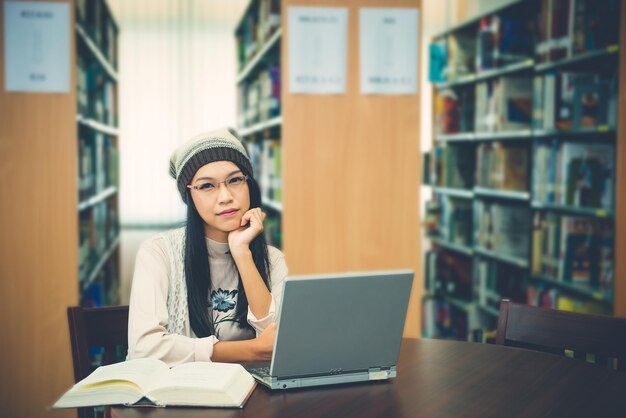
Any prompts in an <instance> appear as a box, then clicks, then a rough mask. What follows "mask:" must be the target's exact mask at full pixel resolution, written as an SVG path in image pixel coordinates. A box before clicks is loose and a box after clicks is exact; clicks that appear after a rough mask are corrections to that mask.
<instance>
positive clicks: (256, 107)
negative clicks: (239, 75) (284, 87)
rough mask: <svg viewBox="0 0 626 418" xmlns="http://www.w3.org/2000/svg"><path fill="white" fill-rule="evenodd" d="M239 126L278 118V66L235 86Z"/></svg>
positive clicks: (265, 69) (271, 67)
mask: <svg viewBox="0 0 626 418" xmlns="http://www.w3.org/2000/svg"><path fill="white" fill-rule="evenodd" d="M237 106H238V109H237V115H238V121H237V123H238V125H239V126H250V125H253V124H255V123H258V122H262V121H266V120H268V119H271V118H274V117H276V116H280V107H281V106H280V66H279V65H278V64H276V65H271V66H269V67H267V68H264V69H262V70H261V71H259V72H258V73H257V76H256V78H254V79H251V80H247V81H246V82H245V83H241V84H239V85H238V86H237Z"/></svg>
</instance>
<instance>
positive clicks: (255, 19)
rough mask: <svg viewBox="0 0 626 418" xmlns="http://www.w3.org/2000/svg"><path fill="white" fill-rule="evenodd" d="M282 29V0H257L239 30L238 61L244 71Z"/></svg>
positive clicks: (237, 34) (240, 68)
mask: <svg viewBox="0 0 626 418" xmlns="http://www.w3.org/2000/svg"><path fill="white" fill-rule="evenodd" d="M278 28H280V0H256V4H252V6H251V8H250V9H249V10H248V11H247V14H246V15H245V16H244V18H243V21H242V22H241V26H240V27H239V28H238V29H237V33H236V38H237V59H238V62H239V70H242V69H243V68H244V67H245V66H246V64H247V63H248V62H250V60H251V59H253V58H254V56H255V55H256V54H257V52H258V51H259V50H260V49H261V48H263V46H264V45H265V44H266V43H267V41H268V40H269V38H270V37H271V36H272V34H273V33H274V32H275V31H276V30H277V29H278Z"/></svg>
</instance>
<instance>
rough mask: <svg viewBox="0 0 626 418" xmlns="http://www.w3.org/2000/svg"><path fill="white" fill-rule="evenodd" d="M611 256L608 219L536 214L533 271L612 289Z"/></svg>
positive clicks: (550, 276) (611, 243)
mask: <svg viewBox="0 0 626 418" xmlns="http://www.w3.org/2000/svg"><path fill="white" fill-rule="evenodd" d="M613 256H614V244H613V227H612V225H611V223H610V222H608V221H606V220H601V219H595V218H592V217H587V216H571V215H560V214H557V213H554V212H536V213H535V217H534V220H533V257H532V258H533V260H532V263H531V269H532V270H531V271H532V273H533V274H536V275H539V276H546V277H549V278H552V279H553V280H558V281H563V282H568V283H579V284H584V285H589V286H592V287H594V288H598V289H601V290H611V288H612V286H613Z"/></svg>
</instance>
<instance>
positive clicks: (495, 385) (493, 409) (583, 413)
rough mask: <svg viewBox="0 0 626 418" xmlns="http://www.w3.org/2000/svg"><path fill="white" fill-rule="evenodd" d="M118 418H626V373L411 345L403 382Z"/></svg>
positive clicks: (442, 345) (130, 411) (544, 357)
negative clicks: (240, 406) (237, 405)
mask: <svg viewBox="0 0 626 418" xmlns="http://www.w3.org/2000/svg"><path fill="white" fill-rule="evenodd" d="M112 415H113V417H118V418H138V417H143V418H148V417H149V418H157V417H159V418H160V417H176V418H191V417H256V418H264V417H311V418H312V417H386V418H387V417H517V416H527V417H544V416H545V417H568V418H569V417H606V416H615V417H625V416H626V373H620V372H616V371H613V370H608V369H603V368H600V367H597V366H594V365H591V364H586V363H584V362H581V361H578V360H573V359H569V358H565V357H559V356H556V355H552V354H546V353H539V352H534V351H528V350H523V349H516V348H510V347H502V346H494V345H487V344H474V343H466V342H458V341H441V340H409V339H407V340H404V341H403V343H402V348H401V352H400V360H399V362H398V377H397V378H395V379H392V380H391V381H387V382H367V383H357V384H347V385H337V386H326V387H319V388H304V389H295V390H289V391H275V392H273V391H270V390H268V389H266V388H265V387H263V386H261V385H259V386H258V387H257V389H256V390H255V391H254V393H253V394H252V396H251V397H250V399H249V400H248V402H247V404H246V405H245V407H244V408H243V409H208V408H124V407H114V408H113V409H112Z"/></svg>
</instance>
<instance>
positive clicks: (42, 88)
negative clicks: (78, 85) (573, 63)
mask: <svg viewBox="0 0 626 418" xmlns="http://www.w3.org/2000/svg"><path fill="white" fill-rule="evenodd" d="M69 7H70V6H69V4H68V3H44V2H26V1H5V2H4V74H5V77H4V80H5V81H4V88H5V90H6V91H22V92H45V93H68V92H69V87H70V29H71V28H70V8H69Z"/></svg>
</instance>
